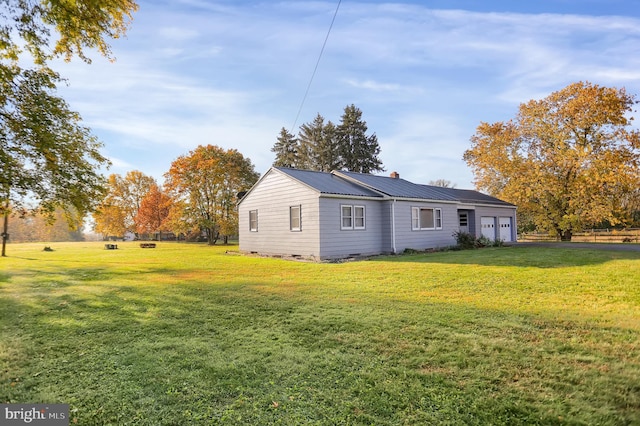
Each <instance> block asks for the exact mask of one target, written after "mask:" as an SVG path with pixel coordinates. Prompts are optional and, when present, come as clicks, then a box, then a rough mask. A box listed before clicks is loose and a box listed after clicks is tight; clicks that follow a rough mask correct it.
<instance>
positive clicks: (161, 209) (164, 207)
mask: <svg viewBox="0 0 640 426" xmlns="http://www.w3.org/2000/svg"><path fill="white" fill-rule="evenodd" d="M170 209H171V198H170V197H169V196H168V195H167V194H165V193H164V192H163V191H162V189H161V188H160V187H158V185H156V184H155V183H154V184H152V185H151V187H150V188H149V191H148V192H147V194H146V195H145V196H144V198H142V201H141V202H140V208H139V209H138V214H137V215H136V219H135V222H136V229H137V232H138V235H141V234H155V233H157V234H158V240H162V232H165V231H170V227H169V224H168V223H167V218H168V217H169V211H170Z"/></svg>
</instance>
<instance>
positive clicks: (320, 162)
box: [315, 121, 342, 172]
mask: <svg viewBox="0 0 640 426" xmlns="http://www.w3.org/2000/svg"><path fill="white" fill-rule="evenodd" d="M337 136H338V135H337V129H336V125H335V124H333V123H332V122H331V121H329V122H327V124H325V125H324V127H323V128H322V136H321V138H320V141H319V143H318V144H317V145H316V146H315V159H316V167H315V170H320V171H323V172H330V171H331V170H339V169H341V168H342V157H341V156H340V149H339V145H338V138H337Z"/></svg>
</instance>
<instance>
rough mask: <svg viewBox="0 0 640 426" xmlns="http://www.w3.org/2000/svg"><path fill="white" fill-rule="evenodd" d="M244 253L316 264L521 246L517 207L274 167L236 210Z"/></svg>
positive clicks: (370, 178)
mask: <svg viewBox="0 0 640 426" xmlns="http://www.w3.org/2000/svg"><path fill="white" fill-rule="evenodd" d="M238 215H239V216H238V217H239V238H240V251H241V252H244V253H255V254H260V255H270V256H286V257H301V258H308V259H313V260H328V259H340V258H346V257H354V256H368V255H377V254H392V253H402V252H403V251H404V250H405V249H416V250H424V249H431V248H438V247H448V246H453V245H455V244H456V240H455V237H454V233H455V232H456V231H463V232H468V233H470V234H472V235H474V236H476V237H480V236H481V235H484V236H485V237H487V238H489V239H491V240H497V239H499V240H503V241H515V240H516V206H514V205H513V204H509V203H507V202H504V201H501V200H499V199H497V198H494V197H490V196H488V195H485V194H482V193H480V192H478V191H473V190H464V189H453V188H442V187H437V186H430V185H419V184H415V183H412V182H409V181H407V180H404V179H401V178H400V176H399V175H398V173H396V172H393V173H391V176H374V175H370V174H363V173H354V172H346V171H333V172H331V173H328V172H316V171H309V170H298V169H289V168H282V167H272V168H271V169H269V171H267V173H265V174H264V175H263V176H262V177H261V178H260V179H259V180H258V182H257V183H256V184H255V185H254V186H253V187H252V188H251V189H250V190H249V191H248V192H247V193H246V194H245V195H244V196H243V197H242V199H241V200H240V201H239V203H238Z"/></svg>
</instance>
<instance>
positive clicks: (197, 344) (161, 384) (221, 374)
mask: <svg viewBox="0 0 640 426" xmlns="http://www.w3.org/2000/svg"><path fill="white" fill-rule="evenodd" d="M49 245H50V246H51V247H52V248H53V249H54V251H53V252H45V251H42V248H43V247H44V244H24V245H22V244H14V245H10V246H9V247H8V254H9V256H10V257H8V258H0V402H2V403H6V402H12V403H22V402H46V403H66V404H70V407H71V413H70V414H71V424H80V425H154V426H155V425H185V424H202V425H208V424H238V425H239V424H252V425H267V424H283V425H301V424H318V425H339V424H354V425H357V424H374V425H402V424H406V425H414V424H465V425H474V424H478V425H484V424H492V425H500V424H504V425H518V424H523V425H524V424H526V425H530V424H570V425H595V424H597V425H607V424H610V425H620V424H640V253H637V252H635V253H626V252H614V251H602V250H584V249H582V250H581V249H562V248H558V249H552V248H536V247H531V248H490V249H482V250H471V251H451V252H439V253H431V254H414V255H406V256H395V257H379V258H374V259H371V260H366V261H360V262H347V263H321V264H316V263H303V262H292V261H285V260H278V259H267V258H258V257H245V256H240V255H238V254H237V252H236V250H237V247H235V246H231V247H208V246H204V245H189V244H173V243H160V244H158V247H157V248H156V249H141V248H139V247H138V246H137V244H135V243H119V247H120V248H119V249H118V250H103V249H102V247H103V246H102V244H100V243H54V244H49Z"/></svg>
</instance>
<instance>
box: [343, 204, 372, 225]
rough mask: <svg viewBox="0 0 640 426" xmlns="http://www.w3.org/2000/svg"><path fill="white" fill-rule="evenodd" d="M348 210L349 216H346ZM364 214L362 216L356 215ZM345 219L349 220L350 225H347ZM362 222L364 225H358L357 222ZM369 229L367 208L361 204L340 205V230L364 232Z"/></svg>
mask: <svg viewBox="0 0 640 426" xmlns="http://www.w3.org/2000/svg"><path fill="white" fill-rule="evenodd" d="M347 210H348V212H349V215H348V216H347V215H345V212H346V211H347ZM358 211H360V212H362V216H358V215H356V213H357V212H358ZM345 219H349V225H345ZM359 220H362V225H357V222H358V221H359ZM366 227H367V209H366V206H364V205H360V204H355V205H354V204H340V230H342V231H348V230H358V231H360V230H363V229H366Z"/></svg>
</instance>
